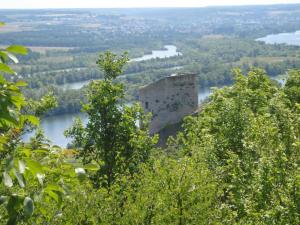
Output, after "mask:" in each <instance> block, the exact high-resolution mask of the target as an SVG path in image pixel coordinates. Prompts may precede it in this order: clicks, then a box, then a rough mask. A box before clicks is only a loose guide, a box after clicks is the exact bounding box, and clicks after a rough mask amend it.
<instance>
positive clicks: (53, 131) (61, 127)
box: [24, 88, 211, 147]
mask: <svg viewBox="0 0 300 225" xmlns="http://www.w3.org/2000/svg"><path fill="white" fill-rule="evenodd" d="M210 93H211V89H209V88H206V89H203V90H200V91H199V94H198V100H199V103H201V102H202V101H203V100H204V99H205V98H207V97H208V96H209V95H210ZM76 117H80V118H81V119H82V121H83V122H84V123H85V124H86V123H87V121H88V119H87V116H86V115H85V114H84V113H74V114H65V115H59V116H50V117H46V118H44V119H42V121H41V127H42V128H43V130H44V132H45V136H46V137H47V138H48V139H49V140H50V141H51V142H52V143H53V144H55V145H59V146H62V147H65V146H67V144H68V143H69V142H70V141H71V140H70V139H68V138H66V137H65V136H64V131H65V130H66V129H68V128H69V127H70V126H71V125H72V124H73V121H74V119H75V118H76ZM32 135H33V134H26V135H25V136H24V140H28V139H29V138H30V137H31V136H32Z"/></svg>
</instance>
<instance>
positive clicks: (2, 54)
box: [0, 51, 8, 63]
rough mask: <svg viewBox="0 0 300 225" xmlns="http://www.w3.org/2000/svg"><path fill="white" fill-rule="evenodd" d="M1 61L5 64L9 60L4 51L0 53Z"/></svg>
mask: <svg viewBox="0 0 300 225" xmlns="http://www.w3.org/2000/svg"><path fill="white" fill-rule="evenodd" d="M0 59H1V61H2V62H3V63H4V62H6V60H7V59H8V55H7V53H6V52H4V51H0Z"/></svg>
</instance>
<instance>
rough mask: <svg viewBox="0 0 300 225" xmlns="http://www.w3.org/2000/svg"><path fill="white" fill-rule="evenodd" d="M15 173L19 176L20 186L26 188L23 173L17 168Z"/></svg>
mask: <svg viewBox="0 0 300 225" xmlns="http://www.w3.org/2000/svg"><path fill="white" fill-rule="evenodd" d="M14 175H15V177H16V178H17V180H18V183H19V185H20V187H21V188H24V187H25V183H24V178H23V176H22V174H20V173H19V172H18V171H17V170H15V169H14Z"/></svg>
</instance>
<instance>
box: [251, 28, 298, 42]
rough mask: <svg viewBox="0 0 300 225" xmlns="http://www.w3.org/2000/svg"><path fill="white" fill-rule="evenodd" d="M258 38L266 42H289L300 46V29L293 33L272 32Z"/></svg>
mask: <svg viewBox="0 0 300 225" xmlns="http://www.w3.org/2000/svg"><path fill="white" fill-rule="evenodd" d="M256 40H257V41H263V42H265V43H266V44H287V45H297V46H300V31H296V32H292V33H279V34H270V35H267V36H265V37H262V38H258V39H256Z"/></svg>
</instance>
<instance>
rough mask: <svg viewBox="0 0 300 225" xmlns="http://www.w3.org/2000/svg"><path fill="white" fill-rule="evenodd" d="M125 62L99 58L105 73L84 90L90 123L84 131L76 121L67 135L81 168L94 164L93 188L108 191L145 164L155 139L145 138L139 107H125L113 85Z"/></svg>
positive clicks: (114, 57) (123, 58)
mask: <svg viewBox="0 0 300 225" xmlns="http://www.w3.org/2000/svg"><path fill="white" fill-rule="evenodd" d="M127 61H128V57H127V54H124V55H121V56H120V57H118V56H117V55H115V54H113V53H111V52H106V53H105V54H100V56H99V60H98V61H97V64H98V66H99V68H100V69H101V70H103V72H104V80H100V81H93V82H91V83H90V84H89V86H88V88H87V99H88V103H87V104H85V105H83V111H84V112H86V113H87V114H88V118H89V122H88V123H87V125H86V127H84V126H83V125H82V123H81V121H80V120H77V121H76V122H75V124H74V125H73V127H71V128H70V129H69V130H67V131H66V135H67V136H68V137H72V138H73V145H74V146H75V147H76V148H77V149H78V151H79V158H81V159H82V160H83V163H84V164H87V163H90V162H96V163H97V164H98V165H99V167H100V169H99V170H98V171H97V173H96V174H94V176H93V177H92V179H93V180H94V183H95V185H97V186H99V185H100V184H102V185H105V186H107V187H110V186H111V185H112V183H113V182H114V180H115V179H116V177H117V176H118V175H119V174H126V173H129V174H133V173H134V172H136V171H137V170H138V166H139V164H140V163H143V162H146V161H147V159H148V157H149V154H150V151H151V149H152V148H153V146H154V144H155V143H156V138H155V137H154V138H152V137H150V136H149V135H148V130H147V126H143V127H138V126H137V123H138V122H139V121H146V119H147V118H146V116H145V115H144V113H143V111H142V109H141V107H140V106H139V105H138V104H133V105H131V106H128V105H126V104H124V87H123V85H122V84H120V83H116V82H115V81H114V79H115V78H117V77H118V76H119V75H120V74H121V73H122V69H123V66H124V65H125V63H126V62H127Z"/></svg>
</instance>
